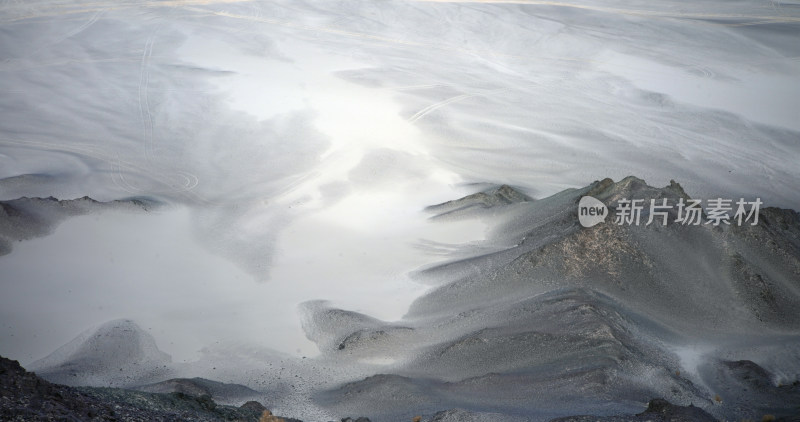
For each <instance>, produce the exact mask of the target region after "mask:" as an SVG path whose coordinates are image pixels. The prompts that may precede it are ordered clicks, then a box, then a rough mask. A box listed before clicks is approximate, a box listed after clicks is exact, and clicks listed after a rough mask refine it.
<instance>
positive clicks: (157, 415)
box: [0, 357, 300, 422]
mask: <svg viewBox="0 0 800 422" xmlns="http://www.w3.org/2000/svg"><path fill="white" fill-rule="evenodd" d="M0 420H3V421H41V420H58V421H126V422H128V421H129V422H137V421H142V422H150V421H164V422H166V421H260V420H267V421H270V422H282V421H285V422H300V421H298V420H297V419H291V418H282V417H275V416H271V414H270V413H269V411H268V410H266V408H264V407H263V406H262V405H260V403H256V402H248V403H245V404H244V405H243V406H241V407H233V406H222V405H218V404H216V403H215V402H214V401H213V400H212V399H211V397H209V396H200V397H197V396H191V395H187V394H184V393H170V394H157V393H146V392H140V391H130V390H123V389H117V388H84V387H68V386H64V385H59V384H52V383H50V382H48V381H45V380H43V379H41V378H39V377H38V376H36V374H34V373H31V372H27V371H26V370H25V369H23V368H22V367H21V366H20V365H19V363H18V362H17V361H13V360H10V359H6V358H3V357H0Z"/></svg>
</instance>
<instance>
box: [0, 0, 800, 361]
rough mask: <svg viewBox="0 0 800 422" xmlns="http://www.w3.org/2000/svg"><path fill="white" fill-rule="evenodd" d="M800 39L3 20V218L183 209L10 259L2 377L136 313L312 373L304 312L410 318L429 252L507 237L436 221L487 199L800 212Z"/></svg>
mask: <svg viewBox="0 0 800 422" xmlns="http://www.w3.org/2000/svg"><path fill="white" fill-rule="evenodd" d="M798 22H800V15H798V7H797V3H796V2H788V3H783V4H776V3H772V2H765V1H754V0H753V1H736V2H731V1H721V0H720V1H704V2H691V3H687V2H683V1H677V0H675V1H670V0H664V1H657V2H620V1H613V0H607V1H602V2H585V1H574V2H549V1H548V2H539V1H525V0H517V1H477V0H472V1H463V2H456V1H411V0H388V1H357V0H337V1H297V0H278V1H222V0H220V1H211V0H185V1H162V2H152V1H135V0H132V1H125V2H80V1H77V2H66V1H60V0H59V1H50V0H39V1H30V2H14V1H6V2H3V3H2V4H0V199H12V198H16V197H19V196H23V195H26V196H49V195H54V196H57V197H59V198H74V197H81V196H84V195H89V196H92V197H93V198H96V199H99V200H110V199H118V198H123V197H128V196H136V195H141V196H150V197H154V198H157V199H159V200H161V201H165V202H167V203H170V204H172V205H174V206H175V208H174V209H172V210H170V211H164V212H163V213H158V214H155V215H141V216H139V215H128V214H124V215H103V216H100V217H79V218H76V219H74V220H72V221H68V222H66V223H64V224H63V225H62V226H61V227H60V228H59V229H58V230H57V231H56V232H55V234H54V235H53V236H51V237H48V238H42V239H37V240H32V241H29V242H27V243H22V244H19V245H15V249H14V251H13V252H12V253H11V254H10V255H8V256H4V257H0V289H2V292H3V294H2V295H0V303H2V305H3V306H2V307H1V308H0V315H2V327H0V333H1V334H2V337H1V338H2V341H0V354H4V355H6V354H8V355H11V357H14V358H17V359H21V360H23V361H30V360H32V359H35V358H37V357H41V356H43V355H45V354H47V353H48V352H49V351H51V350H53V349H54V348H55V346H57V345H60V344H63V343H64V342H66V341H67V340H69V339H70V338H71V337H72V336H73V335H74V334H76V333H78V332H80V331H81V330H83V329H84V328H85V327H87V326H90V325H92V324H95V323H98V322H101V321H105V320H108V319H111V318H117V317H128V318H133V319H135V320H136V321H138V322H139V323H140V324H142V326H143V327H149V326H152V327H154V328H153V332H152V334H153V335H154V337H155V338H156V340H157V342H158V344H159V345H160V347H161V348H162V349H163V350H165V351H166V352H168V353H170V354H172V355H173V357H175V358H176V360H178V361H181V360H184V359H191V358H193V357H196V351H197V350H198V349H199V348H200V347H202V346H203V345H206V344H209V343H214V342H217V341H220V342H225V341H228V340H231V341H233V340H242V339H253V338H255V342H256V343H258V344H261V345H266V346H268V347H272V348H275V349H279V350H282V351H287V352H291V353H294V354H310V353H313V352H314V347H315V346H313V345H312V344H311V343H310V342H308V341H307V340H306V339H305V338H304V335H303V334H302V332H301V330H300V322H299V320H298V317H297V313H296V306H297V305H298V304H299V303H301V302H304V301H307V300H311V299H327V300H331V301H332V302H333V303H334V305H335V306H337V307H342V308H346V309H352V310H355V311H359V312H363V313H365V314H368V315H372V316H375V317H378V318H381V319H384V320H394V319H398V318H399V317H400V316H402V315H403V313H404V312H405V311H406V309H407V307H408V304H409V303H410V302H411V301H412V300H413V298H415V297H417V296H418V295H419V294H420V293H421V292H422V291H423V290H424V288H423V287H422V286H419V285H415V284H413V283H411V282H410V281H409V280H408V278H407V276H406V274H407V272H408V271H410V270H413V269H415V268H417V267H419V266H422V265H425V264H429V263H431V262H433V261H435V260H437V259H441V257H438V256H430V255H426V254H425V252H426V251H430V250H431V249H430V248H428V249H426V248H418V247H415V245H417V246H418V245H419V243H421V242H420V240H421V239H428V240H432V241H434V242H441V243H443V244H444V245H442V247H441V248H439V249H438V250H446V249H447V248H446V244H450V243H462V242H469V241H472V240H477V239H481V238H482V237H483V236H484V229H485V226H484V224H483V223H481V222H478V221H472V222H470V221H462V222H453V223H447V224H440V225H435V224H432V223H428V222H426V221H425V218H426V217H427V216H426V215H425V214H423V213H422V212H421V210H422V208H423V207H424V206H426V205H430V204H435V203H440V202H443V201H446V200H449V199H453V198H457V197H460V196H463V195H464V194H467V193H472V192H474V191H475V190H474V189H470V188H469V187H468V186H467V184H469V183H483V182H489V183H509V184H512V185H516V186H522V187H523V188H525V189H526V190H527V192H528V193H530V194H531V195H534V196H537V197H543V196H547V195H550V194H552V193H555V192H557V191H560V190H562V189H564V188H569V187H579V186H585V185H586V184H588V183H589V182H591V181H592V180H595V179H601V178H604V177H612V178H614V179H615V180H619V179H621V178H622V177H624V176H627V175H629V174H635V175H637V176H639V177H642V178H644V179H646V180H647V181H648V182H649V183H650V184H651V185H654V186H663V185H666V184H667V183H668V181H669V179H676V180H678V181H680V182H681V183H682V185H683V186H684V188H685V189H686V190H687V192H689V194H690V195H693V196H697V197H717V196H722V197H731V198H738V197H740V196H745V197H755V196H759V197H761V198H762V199H763V200H764V202H765V203H766V204H767V205H777V206H783V207H794V208H796V207H797V203H798V202H800V187H798V186H800V185H798V183H797V180H798V176H800V169H798V167H797V164H796V163H797V161H798V158H800V142H798V139H800V126H798V121H799V120H798V119H797V117H800V116H798V114H797V113H798V112H797V110H800V91H799V90H800V61H798V60H797V58H798V57H800V46H798V43H797V42H796V39H797V31H798V29H797V28H798V24H800V23H798ZM22 175H31V177H22V178H20V177H18V176H22ZM422 243H424V242H422ZM12 336H13V337H12Z"/></svg>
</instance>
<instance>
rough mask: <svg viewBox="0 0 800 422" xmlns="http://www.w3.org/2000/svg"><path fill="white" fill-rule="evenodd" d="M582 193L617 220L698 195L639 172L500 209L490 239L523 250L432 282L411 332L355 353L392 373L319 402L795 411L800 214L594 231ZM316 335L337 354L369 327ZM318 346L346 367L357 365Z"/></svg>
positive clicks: (442, 273) (345, 407) (389, 411)
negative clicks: (584, 220) (625, 202)
mask: <svg viewBox="0 0 800 422" xmlns="http://www.w3.org/2000/svg"><path fill="white" fill-rule="evenodd" d="M585 195H590V196H592V197H594V198H596V199H598V200H600V201H602V202H603V204H604V205H605V206H607V207H608V210H609V214H610V215H611V216H615V215H616V213H617V208H618V207H619V201H620V200H621V199H625V198H627V199H634V198H635V199H642V200H643V203H644V204H649V203H650V199H654V200H656V201H657V203H661V201H662V200H664V199H665V200H667V201H668V204H676V203H678V202H679V201H681V200H684V201H686V200H688V199H689V196H688V195H687V194H686V193H685V192H684V191H683V189H682V188H681V187H680V185H678V184H677V183H675V182H672V183H671V184H670V185H669V186H666V187H664V188H654V187H651V186H648V185H647V184H646V183H645V182H644V181H642V180H640V179H637V178H635V177H628V178H626V179H623V180H621V181H620V182H617V183H614V182H613V181H611V180H610V179H606V180H603V181H598V182H595V183H593V184H591V185H590V186H587V187H585V188H583V189H572V190H567V191H564V192H561V193H559V194H556V195H554V196H552V197H549V198H544V199H540V200H537V201H535V202H526V203H521V204H517V207H515V208H514V209H511V210H509V211H508V212H506V213H504V214H502V215H500V214H496V216H497V217H498V220H499V221H496V223H495V226H494V227H493V230H492V237H491V238H490V239H487V242H495V243H497V244H502V243H507V244H512V245H514V246H512V247H510V248H507V249H504V250H501V251H500V252H495V253H490V254H485V255H478V256H474V257H471V258H468V259H461V260H458V261H454V262H450V263H447V264H444V265H440V266H437V267H433V268H429V269H426V270H424V271H422V272H420V276H421V277H425V278H426V281H427V282H428V283H431V284H434V285H435V287H434V288H433V289H432V290H431V291H430V292H428V293H427V294H426V295H424V296H423V297H421V298H419V299H418V300H417V301H416V302H415V303H414V304H413V305H412V306H411V309H410V310H409V313H408V314H407V315H406V317H405V318H404V320H403V321H401V323H402V324H403V326H404V327H406V330H404V331H403V332H402V334H401V333H398V332H397V330H396V329H395V328H396V327H397V326H398V324H397V323H392V324H387V323H384V325H383V326H382V327H381V326H375V324H374V323H372V324H370V326H369V327H368V328H369V330H370V332H381V333H382V334H383V335H382V336H380V337H377V336H373V337H368V336H364V335H360V334H359V335H358V337H359V339H362V341H360V342H359V346H358V356H361V357H362V358H364V357H367V356H372V357H373V358H382V359H386V360H390V361H392V362H394V363H393V364H392V365H388V366H386V367H385V368H383V370H384V371H385V373H386V374H387V375H380V376H374V377H370V378H367V379H365V380H363V381H358V380H356V381H353V382H350V383H347V384H346V385H342V386H341V387H337V388H333V389H330V390H329V391H327V392H323V393H320V394H319V395H318V396H317V397H318V400H319V401H320V403H324V404H325V405H327V406H330V407H331V408H333V409H335V410H336V411H337V412H340V413H348V412H349V413H357V412H365V411H367V410H368V409H370V410H375V409H379V412H383V413H379V415H381V416H382V417H385V418H387V419H389V420H393V419H397V418H405V417H408V416H409V414H410V413H409V411H410V410H409V409H417V410H423V411H433V410H434V409H437V408H438V409H441V408H443V407H444V408H451V407H455V408H462V409H465V410H467V411H476V412H486V411H489V412H496V413H500V414H505V415H510V416H515V417H525V418H531V419H532V420H547V419H550V418H555V417H559V416H569V415H575V414H595V415H601V416H602V415H606V416H609V415H619V414H634V413H636V412H638V411H640V410H637V409H642V408H643V407H644V406H645V405H646V403H647V402H648V401H649V400H651V399H654V398H665V399H667V400H669V401H670V402H672V403H676V404H677V405H684V406H686V405H689V404H694V405H695V406H699V407H700V408H702V409H703V410H705V411H707V412H709V413H711V414H713V415H715V416H716V417H718V418H721V419H725V418H733V417H736V418H740V417H750V418H760V417H761V415H763V414H764V413H765V412H767V411H770V412H772V413H774V414H776V415H778V416H780V415H790V414H793V413H796V412H797V411H798V409H797V408H796V405H788V404H787V403H796V394H797V392H796V391H795V389H793V388H792V387H786V385H791V384H792V383H794V382H795V381H797V380H798V379H800V364H798V362H800V356H798V354H797V353H798V352H797V350H800V348H798V345H800V314H798V313H797V312H796V309H800V218H798V214H797V212H795V211H792V210H781V209H775V208H763V209H761V210H760V217H759V222H758V224H756V225H750V224H749V223H747V224H746V225H742V226H738V225H736V224H734V225H720V226H714V225H712V224H702V223H701V224H699V225H689V224H687V225H684V224H680V223H675V222H674V220H675V219H676V218H677V217H678V216H677V208H675V207H673V208H672V209H671V210H669V214H668V224H667V225H662V224H661V223H660V221H659V220H656V222H655V223H653V224H650V225H647V224H645V223H646V222H647V220H648V217H649V209H647V208H648V207H645V211H644V212H643V214H642V217H641V218H642V220H641V224H639V225H636V224H630V225H628V224H621V225H620V224H616V223H615V221H614V218H613V217H611V218H607V219H606V221H605V223H601V224H598V225H596V226H594V227H589V228H584V227H581V226H580V224H578V218H577V216H578V202H579V200H580V199H581V197H583V196H585ZM736 199H738V198H736ZM500 217H501V218H500ZM702 217H703V222H705V219H706V218H707V217H708V215H706V214H703V215H702ZM340 312H343V311H340ZM314 329H315V330H317V331H316V332H317V334H316V337H317V338H326V339H327V342H326V345H330V344H334V343H336V341H344V340H345V339H347V338H349V337H352V336H353V335H357V334H358V333H361V332H363V329H361V331H359V330H353V331H352V332H351V333H345V332H339V331H337V332H333V331H330V330H325V329H323V328H322V326H319V325H317V326H315V327H314ZM319 330H322V331H325V332H328V333H329V334H330V336H327V337H326V336H325V335H321V334H319V332H318V331H319ZM387 345H391V347H387ZM320 346H321V347H320V348H321V350H323V352H325V353H327V355H328V356H330V358H331V359H334V360H335V359H337V358H340V359H345V358H346V357H348V356H352V355H353V351H348V349H347V348H344V349H343V350H332V348H331V347H329V346H327V347H323V345H322V344H320ZM738 361H752V362H753V365H755V367H757V368H759V369H758V370H757V371H756V372H758V373H759V374H761V375H760V378H759V379H760V380H761V381H760V382H761V383H762V384H764V385H763V386H762V388H761V390H758V391H755V390H753V388H752V386H748V385H747V383H746V382H732V381H731V380H733V379H739V378H737V375H736V372H737V371H740V369H737V368H738V367H737V366H736V364H731V363H725V362H738ZM779 385H783V386H784V387H779ZM381 391H383V392H384V393H385V394H383V393H378V392H381ZM373 414H375V413H373Z"/></svg>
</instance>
